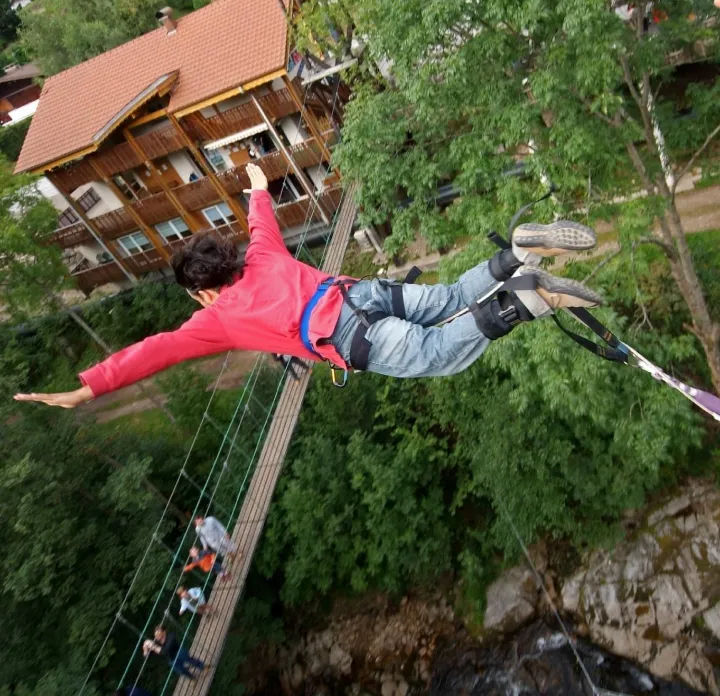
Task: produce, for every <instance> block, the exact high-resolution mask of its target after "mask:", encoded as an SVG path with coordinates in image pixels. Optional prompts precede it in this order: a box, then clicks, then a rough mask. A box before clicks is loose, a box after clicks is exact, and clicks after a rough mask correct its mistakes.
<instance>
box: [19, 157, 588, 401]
mask: <svg viewBox="0 0 720 696" xmlns="http://www.w3.org/2000/svg"><path fill="white" fill-rule="evenodd" d="M247 173H248V175H249V177H250V182H251V186H252V189H251V191H246V192H247V193H250V194H251V196H250V212H249V215H248V223H249V227H250V237H251V239H250V244H249V245H248V249H247V253H246V255H245V260H244V262H242V261H241V260H240V258H239V256H238V251H237V249H236V248H235V246H234V245H232V244H231V243H229V242H223V241H219V240H218V239H216V238H215V237H213V236H210V235H196V236H195V237H193V238H192V239H191V240H190V242H189V243H188V244H187V245H186V246H185V247H184V248H183V249H182V250H180V251H179V252H178V253H177V254H176V255H175V257H174V258H173V268H174V271H175V278H176V280H177V282H178V283H179V284H180V285H182V286H183V287H184V288H185V289H186V290H187V292H188V294H189V295H190V297H192V298H193V299H194V300H196V301H197V302H198V303H200V304H201V305H202V307H203V309H201V310H199V311H197V312H195V314H193V315H192V317H191V318H190V319H189V320H188V321H187V322H186V323H185V324H183V325H182V326H181V327H180V328H179V329H177V330H176V331H170V332H166V333H159V334H157V335H155V336H150V337H149V338H146V339H145V340H144V341H141V342H140V343H136V344H135V345H131V346H129V347H127V348H124V349H123V350H120V351H119V352H117V353H115V354H114V355H112V356H110V357H109V358H107V359H106V360H104V361H103V362H101V363H99V364H97V365H95V366H94V367H91V368H90V369H89V370H85V371H84V372H83V373H81V374H80V381H81V382H82V384H83V386H82V387H81V388H80V389H77V390H75V391H71V392H65V393H60V394H16V395H15V399H16V400H18V401H40V402H43V403H45V404H48V405H51V406H60V407H63V408H73V407H74V406H77V405H79V404H82V403H84V402H86V401H89V400H90V399H93V398H95V397H98V396H100V395H102V394H106V393H108V392H112V391H115V390H116V389H120V388H121V387H126V386H128V385H130V384H133V383H134V382H137V381H139V380H142V379H145V378H146V377H150V376H151V375H153V374H155V373H157V372H160V371H161V370H164V369H166V368H168V367H170V366H171V365H175V364H176V363H179V362H182V361H184V360H190V359H193V358H200V357H203V356H207V355H212V354H214V353H222V352H225V351H228V350H253V351H264V352H269V353H275V354H280V355H289V356H295V357H296V358H300V359H303V360H313V361H319V360H325V361H327V362H329V363H331V364H332V365H334V366H337V367H339V368H341V369H348V368H354V369H356V370H368V371H370V372H377V373H380V374H384V375H389V376H394V377H437V376H444V375H452V374H455V373H457V372H460V371H461V370H464V369H466V368H467V367H468V366H469V365H470V364H472V363H473V362H474V361H475V360H476V359H477V358H478V357H480V355H482V353H483V352H484V351H485V349H486V348H487V347H488V345H489V344H490V342H491V341H493V340H496V339H498V338H500V337H502V336H504V335H506V334H507V333H509V332H510V331H511V329H513V328H514V327H515V326H516V325H517V324H519V323H521V322H526V321H532V320H533V319H535V318H537V317H541V316H547V315H550V314H551V313H552V310H553V309H557V308H559V307H569V306H571V307H592V306H597V305H598V304H600V303H601V301H602V300H601V298H600V297H599V296H598V295H597V294H596V293H594V292H593V291H592V290H589V289H588V288H586V287H585V286H583V285H582V284H581V283H578V282H575V281H572V280H568V279H565V278H555V277H554V276H551V275H550V274H548V273H546V272H544V271H542V270H541V269H539V268H538V264H539V262H540V260H541V259H542V258H543V257H546V256H556V255H558V254H561V253H565V252H567V251H579V250H584V249H590V248H592V247H593V246H595V243H596V236H595V233H594V232H593V231H592V230H591V229H589V228H587V227H584V226H583V225H580V224H578V223H575V222H568V221H558V222H554V223H552V224H550V225H536V224H527V225H520V226H519V227H517V228H516V229H515V231H514V233H513V236H512V248H511V249H505V250H503V251H500V252H498V253H497V254H496V255H495V256H494V257H493V258H491V259H490V260H489V261H488V262H483V263H481V264H479V265H478V266H476V267H475V268H472V269H470V270H469V271H467V272H466V273H465V274H463V275H462V276H461V277H460V279H459V280H458V281H457V282H456V283H454V284H452V285H411V284H401V283H395V282H394V281H387V280H383V279H374V280H361V281H356V280H354V279H351V278H340V279H333V278H330V277H329V276H328V274H327V273H324V272H323V271H320V270H318V269H316V268H313V267H312V266H308V265H307V264H304V263H301V262H300V261H298V260H297V259H295V258H294V257H293V256H292V255H291V254H290V253H289V252H288V250H287V249H286V248H285V244H284V242H283V238H282V235H281V233H280V229H279V227H278V224H277V221H276V219H275V215H274V210H273V201H272V198H271V197H270V194H269V193H268V192H267V179H266V178H265V175H264V174H263V172H262V170H261V169H260V168H259V167H258V166H257V165H254V164H249V165H248V166H247ZM510 279H512V281H513V282H516V284H517V282H518V281H519V282H520V285H521V287H519V288H518V289H517V290H516V291H515V290H513V291H503V289H502V288H501V287H500V284H501V283H503V282H506V281H509V280H510ZM493 288H498V290H497V293H496V294H495V296H494V297H493V298H492V300H491V301H487V302H486V303H485V304H482V305H479V304H478V303H477V302H476V300H477V299H478V298H479V297H480V296H483V295H485V294H487V293H488V292H490V293H492V292H493ZM466 307H467V308H469V309H470V312H468V313H466V314H465V315H464V316H461V317H459V318H457V319H455V320H454V321H451V322H448V323H445V324H444V325H443V326H436V325H437V324H439V323H442V322H447V321H448V319H450V318H452V317H453V316H454V315H455V314H457V313H458V312H459V311H461V310H463V309H464V308H466ZM368 319H369V321H368Z"/></svg>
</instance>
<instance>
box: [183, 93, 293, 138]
mask: <svg viewBox="0 0 720 696" xmlns="http://www.w3.org/2000/svg"><path fill="white" fill-rule="evenodd" d="M258 102H259V104H260V106H261V107H262V109H263V111H264V112H265V113H266V114H267V115H268V117H269V118H270V119H272V120H274V119H278V118H283V117H284V116H289V115H290V114H294V113H295V112H297V110H298V108H297V106H295V102H294V101H293V99H292V97H291V96H290V92H288V91H287V90H286V89H281V90H279V91H278V92H270V93H269V94H266V95H264V96H262V97H258ZM261 123H263V120H262V117H261V116H260V114H258V112H257V109H256V108H255V105H254V104H253V103H252V102H247V103H246V104H241V105H240V106H236V107H235V108H233V109H228V110H227V111H223V112H222V113H219V114H217V116H212V117H211V118H204V117H203V116H202V114H200V113H199V112H194V113H192V114H188V115H187V116H186V117H185V118H184V120H183V124H184V127H185V129H186V130H187V132H188V133H189V134H190V137H191V138H193V139H194V140H197V141H205V140H219V139H220V138H224V137H226V136H228V135H232V134H233V133H237V132H238V131H242V130H245V129H246V128H252V127H253V126H259V125H260V124H261Z"/></svg>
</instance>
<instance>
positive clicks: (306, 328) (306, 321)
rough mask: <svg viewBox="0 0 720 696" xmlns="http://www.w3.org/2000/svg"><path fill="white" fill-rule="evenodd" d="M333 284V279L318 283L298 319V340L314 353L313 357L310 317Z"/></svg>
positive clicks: (314, 351) (313, 348)
mask: <svg viewBox="0 0 720 696" xmlns="http://www.w3.org/2000/svg"><path fill="white" fill-rule="evenodd" d="M334 282H335V278H328V279H327V280H324V281H323V282H322V283H320V285H319V286H318V289H317V290H316V291H315V294H314V295H313V296H312V297H311V298H310V301H309V302H308V303H307V304H306V305H305V309H304V310H303V313H302V318H301V319H300V339H301V340H302V342H303V345H304V346H305V347H306V348H307V349H308V350H309V351H310V352H311V353H315V355H317V354H318V353H317V351H316V350H315V347H314V346H313V344H312V342H311V341H310V316H311V315H312V313H313V310H314V309H315V307H316V306H317V303H318V302H320V300H321V299H322V298H323V297H325V293H326V292H327V291H328V290H329V289H330V288H331V287H332V285H333V283H334Z"/></svg>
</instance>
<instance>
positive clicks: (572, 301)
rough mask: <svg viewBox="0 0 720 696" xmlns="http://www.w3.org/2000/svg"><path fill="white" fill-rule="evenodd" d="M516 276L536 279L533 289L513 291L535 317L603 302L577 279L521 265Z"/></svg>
mask: <svg viewBox="0 0 720 696" xmlns="http://www.w3.org/2000/svg"><path fill="white" fill-rule="evenodd" d="M518 276H534V277H535V279H536V280H537V287H536V289H535V290H516V291H515V294H516V295H517V297H518V299H519V300H520V302H522V304H523V305H524V306H525V307H526V308H527V309H528V310H529V311H530V312H531V313H532V315H533V316H534V317H535V318H537V317H544V316H547V315H548V314H551V313H552V312H553V310H556V309H562V308H564V307H599V306H600V305H601V304H602V303H603V298H602V297H601V296H600V295H598V294H597V293H596V292H595V291H594V290H591V289H590V288H588V287H586V286H585V285H583V284H582V283H580V282H578V281H577V280H570V279H569V278H558V277H556V276H553V275H550V274H549V273H547V272H546V271H543V270H541V269H539V268H536V267H535V266H522V267H521V268H519V269H518V270H517V272H516V273H515V276H514V277H518Z"/></svg>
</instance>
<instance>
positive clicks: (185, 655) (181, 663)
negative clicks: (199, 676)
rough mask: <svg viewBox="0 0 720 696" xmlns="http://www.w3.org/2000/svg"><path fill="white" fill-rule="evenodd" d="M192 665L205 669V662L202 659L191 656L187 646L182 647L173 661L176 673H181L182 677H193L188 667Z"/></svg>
mask: <svg viewBox="0 0 720 696" xmlns="http://www.w3.org/2000/svg"><path fill="white" fill-rule="evenodd" d="M188 665H190V667H197V669H203V668H204V667H205V663H204V662H203V661H202V660H198V659H197V658H196V657H191V656H190V653H189V652H188V651H187V650H186V649H185V648H180V649H179V650H178V654H177V655H176V656H175V659H174V660H173V661H172V669H173V672H175V674H179V675H180V676H181V677H190V679H193V675H192V673H191V672H190V670H189V669H188Z"/></svg>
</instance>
